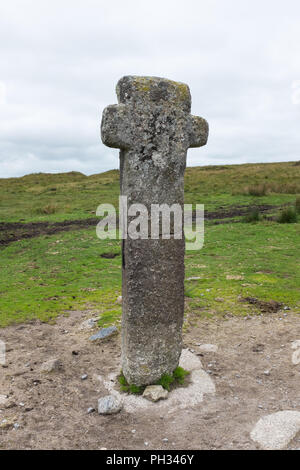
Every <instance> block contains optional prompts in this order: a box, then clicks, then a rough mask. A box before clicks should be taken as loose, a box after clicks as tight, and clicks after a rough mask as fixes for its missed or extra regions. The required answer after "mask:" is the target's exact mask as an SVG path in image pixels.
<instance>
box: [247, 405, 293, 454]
mask: <svg viewBox="0 0 300 470" xmlns="http://www.w3.org/2000/svg"><path fill="white" fill-rule="evenodd" d="M299 431H300V412H299V411H278V412H277V413H273V414H271V415H267V416H264V417H263V418H261V419H260V420H259V421H258V423H257V424H256V425H255V426H254V428H253V430H252V431H251V434H250V435H251V439H252V440H253V441H255V442H257V443H258V444H259V445H260V447H261V448H262V449H264V450H280V449H283V448H284V447H286V446H287V445H288V443H289V442H290V441H291V440H292V439H293V438H294V437H295V435H296V434H297V432H299Z"/></svg>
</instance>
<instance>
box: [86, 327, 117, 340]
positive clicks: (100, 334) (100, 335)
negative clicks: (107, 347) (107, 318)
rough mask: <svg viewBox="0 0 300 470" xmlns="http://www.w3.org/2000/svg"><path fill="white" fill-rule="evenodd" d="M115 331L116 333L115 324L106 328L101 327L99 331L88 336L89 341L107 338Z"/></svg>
mask: <svg viewBox="0 0 300 470" xmlns="http://www.w3.org/2000/svg"><path fill="white" fill-rule="evenodd" d="M117 333H118V329H117V327H116V326H109V327H108V328H102V329H101V330H100V331H98V333H96V334H95V335H93V336H91V337H90V341H97V340H103V339H108V338H110V337H111V336H114V335H115V334H117Z"/></svg>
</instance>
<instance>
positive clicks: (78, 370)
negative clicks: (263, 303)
mask: <svg viewBox="0 0 300 470" xmlns="http://www.w3.org/2000/svg"><path fill="white" fill-rule="evenodd" d="M92 316H93V315H92V313H91V312H73V313H72V314H71V315H70V316H69V317H60V318H58V320H57V323H56V324H54V325H50V324H46V323H41V322H32V323H29V324H26V325H20V326H11V327H8V328H5V329H2V330H0V339H1V340H2V341H5V343H6V348H7V357H6V365H5V366H4V367H3V366H2V367H1V366H0V395H9V398H10V399H9V403H10V405H9V406H10V407H9V408H5V407H3V406H0V410H1V411H0V423H1V422H2V421H3V420H4V419H6V420H7V421H6V423H7V426H6V428H5V429H0V448H1V449H101V448H107V449H108V450H110V449H116V450H117V449H164V450H167V449H256V448H257V446H256V444H255V443H254V442H252V441H251V439H250V431H251V430H252V428H253V426H254V425H255V424H256V423H257V421H258V420H259V418H261V417H262V416H265V415H267V414H270V413H274V412H276V411H280V410H297V411H300V365H298V366H295V365H293V364H292V362H291V355H292V349H291V342H292V341H295V340H297V339H300V318H299V316H296V315H294V314H293V313H291V312H287V315H286V316H285V317H284V316H283V312H278V313H271V314H265V315H263V316H260V317H252V318H248V319H245V318H230V319H227V320H224V319H222V320H220V319H216V320H202V321H199V322H198V324H197V326H194V327H193V328H192V327H189V328H188V331H187V332H186V333H185V334H184V345H185V347H188V348H190V349H191V350H193V351H194V352H195V353H196V354H199V356H201V357H200V358H201V361H202V364H203V368H204V370H205V371H210V376H211V378H212V379H213V381H214V383H215V386H216V395H214V396H213V395H212V396H210V395H207V396H205V397H204V401H203V402H202V403H201V404H200V405H198V406H197V407H194V408H188V409H183V410H181V409H178V410H177V411H176V412H172V413H169V414H165V415H163V416H162V415H161V412H160V413H156V414H155V412H153V410H151V413H150V412H149V411H147V410H142V411H139V412H137V413H132V414H128V413H126V412H125V411H121V412H120V413H119V414H117V415H111V416H100V415H98V413H97V412H94V413H91V414H88V413H87V409H88V408H89V407H94V408H97V400H98V398H100V397H101V396H104V395H106V394H107V391H106V390H105V389H104V388H103V385H102V383H101V382H99V381H98V380H97V379H96V376H97V375H101V376H107V375H109V374H110V373H112V372H115V371H117V370H119V369H120V365H119V363H120V335H118V336H116V337H113V338H111V339H109V340H108V341H106V342H104V343H102V344H100V345H99V344H94V343H91V342H90V341H89V340H88V338H89V336H90V335H91V331H82V330H80V328H79V326H80V325H81V323H82V321H83V320H85V319H87V318H91V317H92ZM199 343H212V344H215V345H217V346H218V351H217V352H216V353H212V352H206V353H201V352H200V350H199V347H198V346H197V345H198V344H199ZM50 358H59V359H60V360H61V361H62V363H63V368H62V370H61V371H58V372H52V373H51V374H45V373H43V372H41V371H40V368H41V365H42V363H43V362H45V361H47V360H49V359H50ZM268 371H269V372H268ZM83 374H87V375H88V378H87V379H86V380H82V379H81V376H82V375H83ZM16 423H17V426H15V427H16V428H17V429H15V428H14V427H13V424H16ZM133 430H135V432H132V431H133ZM164 439H168V440H167V441H166V440H164ZM145 442H146V443H148V446H146V445H145ZM299 447H300V434H298V435H297V436H296V437H295V439H294V440H293V441H292V442H291V443H290V444H289V448H293V449H295V448H299Z"/></svg>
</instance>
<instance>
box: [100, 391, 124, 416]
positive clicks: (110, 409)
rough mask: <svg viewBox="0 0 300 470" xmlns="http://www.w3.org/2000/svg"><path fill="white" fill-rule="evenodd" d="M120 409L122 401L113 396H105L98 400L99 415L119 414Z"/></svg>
mask: <svg viewBox="0 0 300 470" xmlns="http://www.w3.org/2000/svg"><path fill="white" fill-rule="evenodd" d="M121 409H122V401H121V400H120V398H119V397H117V396H114V395H106V396H105V397H102V398H99V400H98V413H99V415H111V414H115V413H119V411H121Z"/></svg>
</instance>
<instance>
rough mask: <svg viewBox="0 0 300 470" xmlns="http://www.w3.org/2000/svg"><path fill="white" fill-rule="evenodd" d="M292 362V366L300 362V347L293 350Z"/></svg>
mask: <svg viewBox="0 0 300 470" xmlns="http://www.w3.org/2000/svg"><path fill="white" fill-rule="evenodd" d="M292 363H293V364H294V366H297V365H298V364H300V348H299V349H297V350H296V351H294V352H293V354H292Z"/></svg>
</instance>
